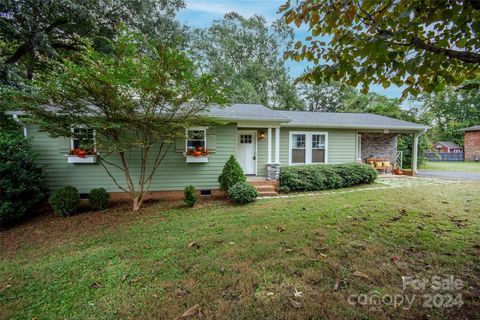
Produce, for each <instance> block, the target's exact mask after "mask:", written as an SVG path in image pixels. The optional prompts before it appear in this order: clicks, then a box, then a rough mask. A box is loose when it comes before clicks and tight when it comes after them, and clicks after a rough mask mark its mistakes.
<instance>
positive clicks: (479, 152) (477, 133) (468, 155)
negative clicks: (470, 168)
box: [461, 125, 480, 161]
mask: <svg viewBox="0 0 480 320" xmlns="http://www.w3.org/2000/svg"><path fill="white" fill-rule="evenodd" d="M461 131H463V132H464V134H465V143H464V149H465V161H480V125H479V126H473V127H469V128H465V129H462V130H461Z"/></svg>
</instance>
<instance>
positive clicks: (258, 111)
mask: <svg viewBox="0 0 480 320" xmlns="http://www.w3.org/2000/svg"><path fill="white" fill-rule="evenodd" d="M207 114H208V115H210V116H214V117H218V118H222V119H226V120H270V121H288V118H286V117H283V116H281V115H280V114H278V113H276V112H275V110H272V109H270V108H267V107H265V106H262V105H261V104H241V103H237V104H232V105H230V106H226V107H217V106H214V107H212V108H210V111H209V112H208V113H207Z"/></svg>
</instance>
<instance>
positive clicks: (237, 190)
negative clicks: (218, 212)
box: [228, 181, 258, 204]
mask: <svg viewBox="0 0 480 320" xmlns="http://www.w3.org/2000/svg"><path fill="white" fill-rule="evenodd" d="M228 197H229V198H230V200H232V201H233V202H235V203H236V204H246V203H250V202H254V201H255V199H256V198H257V197H258V191H257V189H255V187H254V186H252V185H251V184H250V183H248V182H245V181H241V182H237V183H236V184H234V185H233V186H231V187H230V189H228Z"/></svg>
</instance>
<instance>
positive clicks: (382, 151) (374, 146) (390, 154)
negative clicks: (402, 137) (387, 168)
mask: <svg viewBox="0 0 480 320" xmlns="http://www.w3.org/2000/svg"><path fill="white" fill-rule="evenodd" d="M360 134H361V135H362V146H361V147H362V161H365V160H366V159H367V158H370V157H373V158H386V159H388V160H389V161H390V162H391V163H396V161H397V136H398V135H397V134H396V133H368V132H361V133H360Z"/></svg>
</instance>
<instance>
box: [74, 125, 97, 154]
mask: <svg viewBox="0 0 480 320" xmlns="http://www.w3.org/2000/svg"><path fill="white" fill-rule="evenodd" d="M75 129H88V128H87V126H75V127H72V128H71V129H70V130H71V131H72V138H71V139H70V150H73V149H74V145H75V143H74V140H75V139H74V135H75ZM93 151H95V152H97V130H95V129H93Z"/></svg>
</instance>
